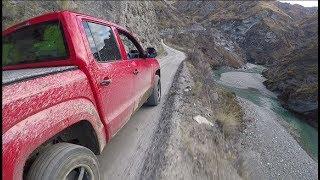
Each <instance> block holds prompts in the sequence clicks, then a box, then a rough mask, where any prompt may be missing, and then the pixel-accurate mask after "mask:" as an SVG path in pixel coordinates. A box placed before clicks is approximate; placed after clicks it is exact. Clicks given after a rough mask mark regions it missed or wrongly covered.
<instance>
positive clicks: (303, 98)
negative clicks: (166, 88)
mask: <svg viewBox="0 0 320 180" xmlns="http://www.w3.org/2000/svg"><path fill="white" fill-rule="evenodd" d="M156 7H157V8H156V13H157V15H158V18H159V22H160V27H161V31H160V32H161V33H162V36H163V38H165V39H171V41H172V42H175V43H177V44H179V45H180V46H186V47H188V48H189V50H193V51H199V52H201V54H202V55H203V59H204V60H207V61H209V62H210V64H212V65H214V66H221V65H229V66H233V67H237V66H239V65H241V64H243V62H246V61H248V62H252V63H256V64H263V65H265V66H267V67H268V69H269V70H267V71H266V72H264V75H265V76H266V78H267V79H268V80H267V81H266V83H265V84H266V85H267V87H268V88H269V89H271V90H273V91H276V92H278V93H279V97H280V99H281V100H282V102H283V104H284V106H285V107H287V108H289V109H290V110H293V111H294V112H297V113H299V114H303V115H305V116H306V117H307V118H308V119H312V120H311V121H312V122H317V117H318V116H317V113H316V112H317V110H318V96H317V93H316V92H317V91H318V83H317V81H318V73H317V72H318V71H317V70H318V50H317V47H318V43H317V42H318V8H305V7H303V6H300V5H291V4H288V3H281V2H278V1H161V2H157V3H156ZM158 7H159V8H158ZM191 32H192V33H191ZM195 42H196V43H195ZM235 62H237V63H235ZM314 124H317V123H313V125H314ZM316 126H317V125H316Z"/></svg>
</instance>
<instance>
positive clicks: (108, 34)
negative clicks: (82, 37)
mask: <svg viewBox="0 0 320 180" xmlns="http://www.w3.org/2000/svg"><path fill="white" fill-rule="evenodd" d="M83 26H84V29H85V32H86V35H87V39H88V42H89V44H90V48H91V51H92V53H93V56H94V58H95V59H96V60H97V61H101V62H104V61H112V60H119V59H121V56H120V51H119V48H118V45H117V43H116V40H115V37H114V35H113V32H112V30H111V28H110V27H108V26H104V25H101V24H96V23H91V22H83Z"/></svg>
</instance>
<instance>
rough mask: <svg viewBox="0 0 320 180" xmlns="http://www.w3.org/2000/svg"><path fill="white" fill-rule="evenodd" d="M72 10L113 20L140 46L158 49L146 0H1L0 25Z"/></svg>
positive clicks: (154, 23)
mask: <svg viewBox="0 0 320 180" xmlns="http://www.w3.org/2000/svg"><path fill="white" fill-rule="evenodd" d="M58 10H72V11H75V12H80V13H84V14H88V15H92V16H95V17H99V18H101V19H106V20H109V21H111V22H115V23H117V24H119V25H121V26H123V27H125V28H127V29H128V30H130V31H132V32H134V34H136V35H137V37H138V39H139V41H140V42H141V43H142V44H143V46H144V47H148V46H154V47H156V48H157V49H158V50H159V51H162V49H163V48H162V46H161V43H160V36H159V32H158V26H157V23H156V20H155V19H156V15H155V12H154V7H153V4H152V3H151V2H148V1H69V0H67V1H15V0H6V1H4V2H3V6H2V11H3V16H2V17H3V21H2V28H3V29H5V28H7V27H9V26H10V25H13V24H14V23H18V22H21V21H23V20H26V19H28V18H31V17H35V16H38V15H41V14H44V13H47V12H52V11H58Z"/></svg>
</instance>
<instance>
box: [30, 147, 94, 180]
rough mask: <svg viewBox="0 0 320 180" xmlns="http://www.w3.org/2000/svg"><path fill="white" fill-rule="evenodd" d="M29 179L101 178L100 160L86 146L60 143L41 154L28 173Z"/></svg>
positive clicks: (66, 179)
mask: <svg viewBox="0 0 320 180" xmlns="http://www.w3.org/2000/svg"><path fill="white" fill-rule="evenodd" d="M27 179H28V180H55V179H65V180H68V179H72V180H73V179H83V180H85V179H92V180H99V179H100V172H99V162H98V159H97V157H96V156H95V154H94V153H93V152H92V151H91V150H89V149H88V148H86V147H83V146H79V145H75V144H70V143H58V144H55V145H53V146H51V147H50V148H49V149H47V150H45V151H44V152H43V153H41V154H40V155H39V157H38V158H37V159H36V160H35V161H34V162H33V164H32V165H31V167H30V170H29V172H28V175H27Z"/></svg>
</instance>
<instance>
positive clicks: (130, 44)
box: [119, 33, 140, 59]
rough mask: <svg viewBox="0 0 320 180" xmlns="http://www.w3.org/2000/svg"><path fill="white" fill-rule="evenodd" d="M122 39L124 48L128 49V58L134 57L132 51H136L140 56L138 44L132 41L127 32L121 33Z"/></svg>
mask: <svg viewBox="0 0 320 180" xmlns="http://www.w3.org/2000/svg"><path fill="white" fill-rule="evenodd" d="M119 36H120V39H121V41H122V42H123V45H124V48H125V50H126V54H127V58H128V59H132V58H133V57H134V56H130V53H133V52H135V53H136V54H137V56H138V57H139V55H140V52H139V49H138V48H137V47H136V45H135V44H134V43H133V42H132V40H131V39H130V38H129V37H128V36H127V35H125V34H122V33H120V34H119Z"/></svg>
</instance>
